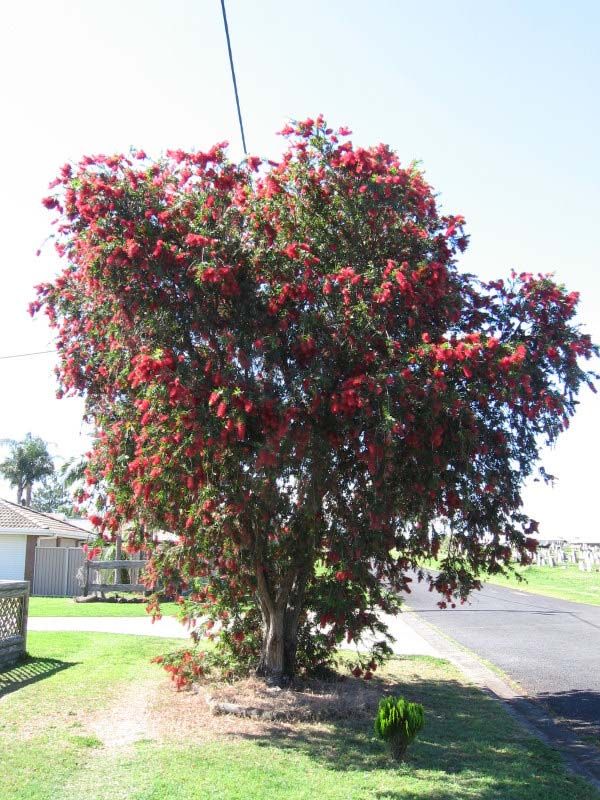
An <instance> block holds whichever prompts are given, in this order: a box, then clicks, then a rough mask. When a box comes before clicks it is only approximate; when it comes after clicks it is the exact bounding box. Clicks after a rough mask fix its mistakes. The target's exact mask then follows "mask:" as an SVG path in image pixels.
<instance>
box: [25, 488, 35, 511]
mask: <svg viewBox="0 0 600 800" xmlns="http://www.w3.org/2000/svg"><path fill="white" fill-rule="evenodd" d="M32 489H33V484H31V483H27V484H25V505H26V506H27V508H29V507H30V506H31V490H32Z"/></svg>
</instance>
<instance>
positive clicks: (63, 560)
mask: <svg viewBox="0 0 600 800" xmlns="http://www.w3.org/2000/svg"><path fill="white" fill-rule="evenodd" d="M85 561H86V557H85V553H84V552H83V548H81V547H36V548H35V567H34V571H33V589H32V592H31V593H32V594H36V595H42V596H44V597H75V596H76V595H79V594H81V590H82V586H83V570H84V565H85Z"/></svg>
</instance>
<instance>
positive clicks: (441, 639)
mask: <svg viewBox="0 0 600 800" xmlns="http://www.w3.org/2000/svg"><path fill="white" fill-rule="evenodd" d="M402 618H403V619H404V621H405V622H406V624H407V625H408V626H409V627H411V628H412V629H413V630H414V631H415V632H416V633H418V634H419V635H420V636H421V637H422V638H423V639H425V641H426V642H429V644H430V645H431V646H432V647H433V648H434V649H435V650H437V652H438V653H439V654H440V658H445V659H446V660H447V661H450V662H451V663H452V664H454V665H455V666H456V667H458V669H459V670H460V671H461V672H462V673H463V674H464V675H465V677H466V678H468V680H470V681H471V682H472V683H473V684H474V685H475V686H477V687H479V688H480V689H482V690H483V691H484V692H485V693H486V694H488V695H489V696H490V697H493V698H494V699H496V700H499V701H500V702H501V703H502V704H503V705H504V707H505V708H506V710H507V711H508V713H509V714H510V715H511V716H512V717H513V718H514V719H515V720H517V722H519V723H520V724H521V725H522V726H523V727H525V728H526V729H527V730H528V731H529V732H530V733H532V734H533V735H535V736H537V737H538V738H539V739H541V740H542V741H543V742H544V743H545V744H547V745H549V746H550V747H552V748H553V749H555V750H557V751H558V752H559V753H560V754H561V756H562V757H563V759H564V761H565V764H566V766H567V767H568V768H569V770H570V771H571V772H572V773H573V774H574V775H577V776H578V777H580V778H584V779H585V780H587V781H589V783H591V784H592V785H593V786H594V787H595V788H596V789H598V791H600V754H599V752H598V750H597V749H596V748H595V747H591V746H590V745H587V744H585V742H582V741H581V739H578V738H577V736H575V734H573V733H572V732H571V731H569V730H568V729H567V728H566V727H564V726H563V725H560V724H559V723H557V722H555V721H554V719H552V717H551V716H550V715H549V714H548V713H547V712H546V711H545V710H544V709H543V708H541V707H540V706H539V705H537V704H536V703H535V702H534V701H532V700H531V699H529V698H528V697H527V695H526V694H525V692H524V691H523V690H522V689H521V688H520V687H519V686H518V684H516V683H509V681H508V680H507V679H505V678H503V677H501V676H500V675H498V674H497V673H496V672H494V671H493V670H491V669H490V668H489V667H487V666H486V665H485V664H484V663H483V662H482V661H480V660H479V658H478V657H477V656H476V655H475V654H474V653H472V652H471V651H470V650H468V649H467V648H465V647H463V646H462V645H459V644H458V643H457V642H455V641H454V640H453V639H450V638H449V637H447V636H446V635H445V634H443V633H441V632H440V631H439V630H438V629H437V628H435V626H433V625H431V623H429V622H425V620H423V619H421V617H419V615H418V613H417V612H415V611H412V610H408V608H407V610H406V611H405V612H404V613H403V614H402Z"/></svg>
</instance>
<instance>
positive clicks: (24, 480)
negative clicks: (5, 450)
mask: <svg viewBox="0 0 600 800" xmlns="http://www.w3.org/2000/svg"><path fill="white" fill-rule="evenodd" d="M3 444H8V445H9V447H10V452H9V454H8V456H7V458H5V459H4V461H3V462H2V463H0V475H2V477H3V478H4V479H5V480H7V481H8V482H9V483H10V485H11V486H14V487H15V488H16V490H17V503H19V504H21V503H22V502H23V492H25V505H30V504H31V491H32V487H33V484H34V483H36V482H37V481H40V480H43V479H44V478H46V477H48V476H49V475H52V474H53V473H54V463H53V461H52V456H51V455H50V453H49V452H48V445H47V444H46V442H45V441H44V440H43V439H41V438H40V437H39V436H32V435H31V434H30V433H28V434H27V435H26V436H25V438H24V439H23V441H21V442H17V441H15V440H13V439H10V440H6V441H4V442H3Z"/></svg>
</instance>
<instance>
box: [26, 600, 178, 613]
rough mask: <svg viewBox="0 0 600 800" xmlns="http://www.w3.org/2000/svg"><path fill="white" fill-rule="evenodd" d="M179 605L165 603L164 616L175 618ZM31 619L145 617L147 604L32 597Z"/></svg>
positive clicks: (30, 603)
mask: <svg viewBox="0 0 600 800" xmlns="http://www.w3.org/2000/svg"><path fill="white" fill-rule="evenodd" d="M176 610H177V603H163V604H162V605H161V611H162V614H163V616H165V617H167V616H173V615H174V614H175V613H176ZM29 616H30V617H145V616H146V603H145V602H141V603H131V602H129V603H114V602H110V603H103V602H97V603H76V602H75V600H73V598H72V597H31V598H30V599H29Z"/></svg>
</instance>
